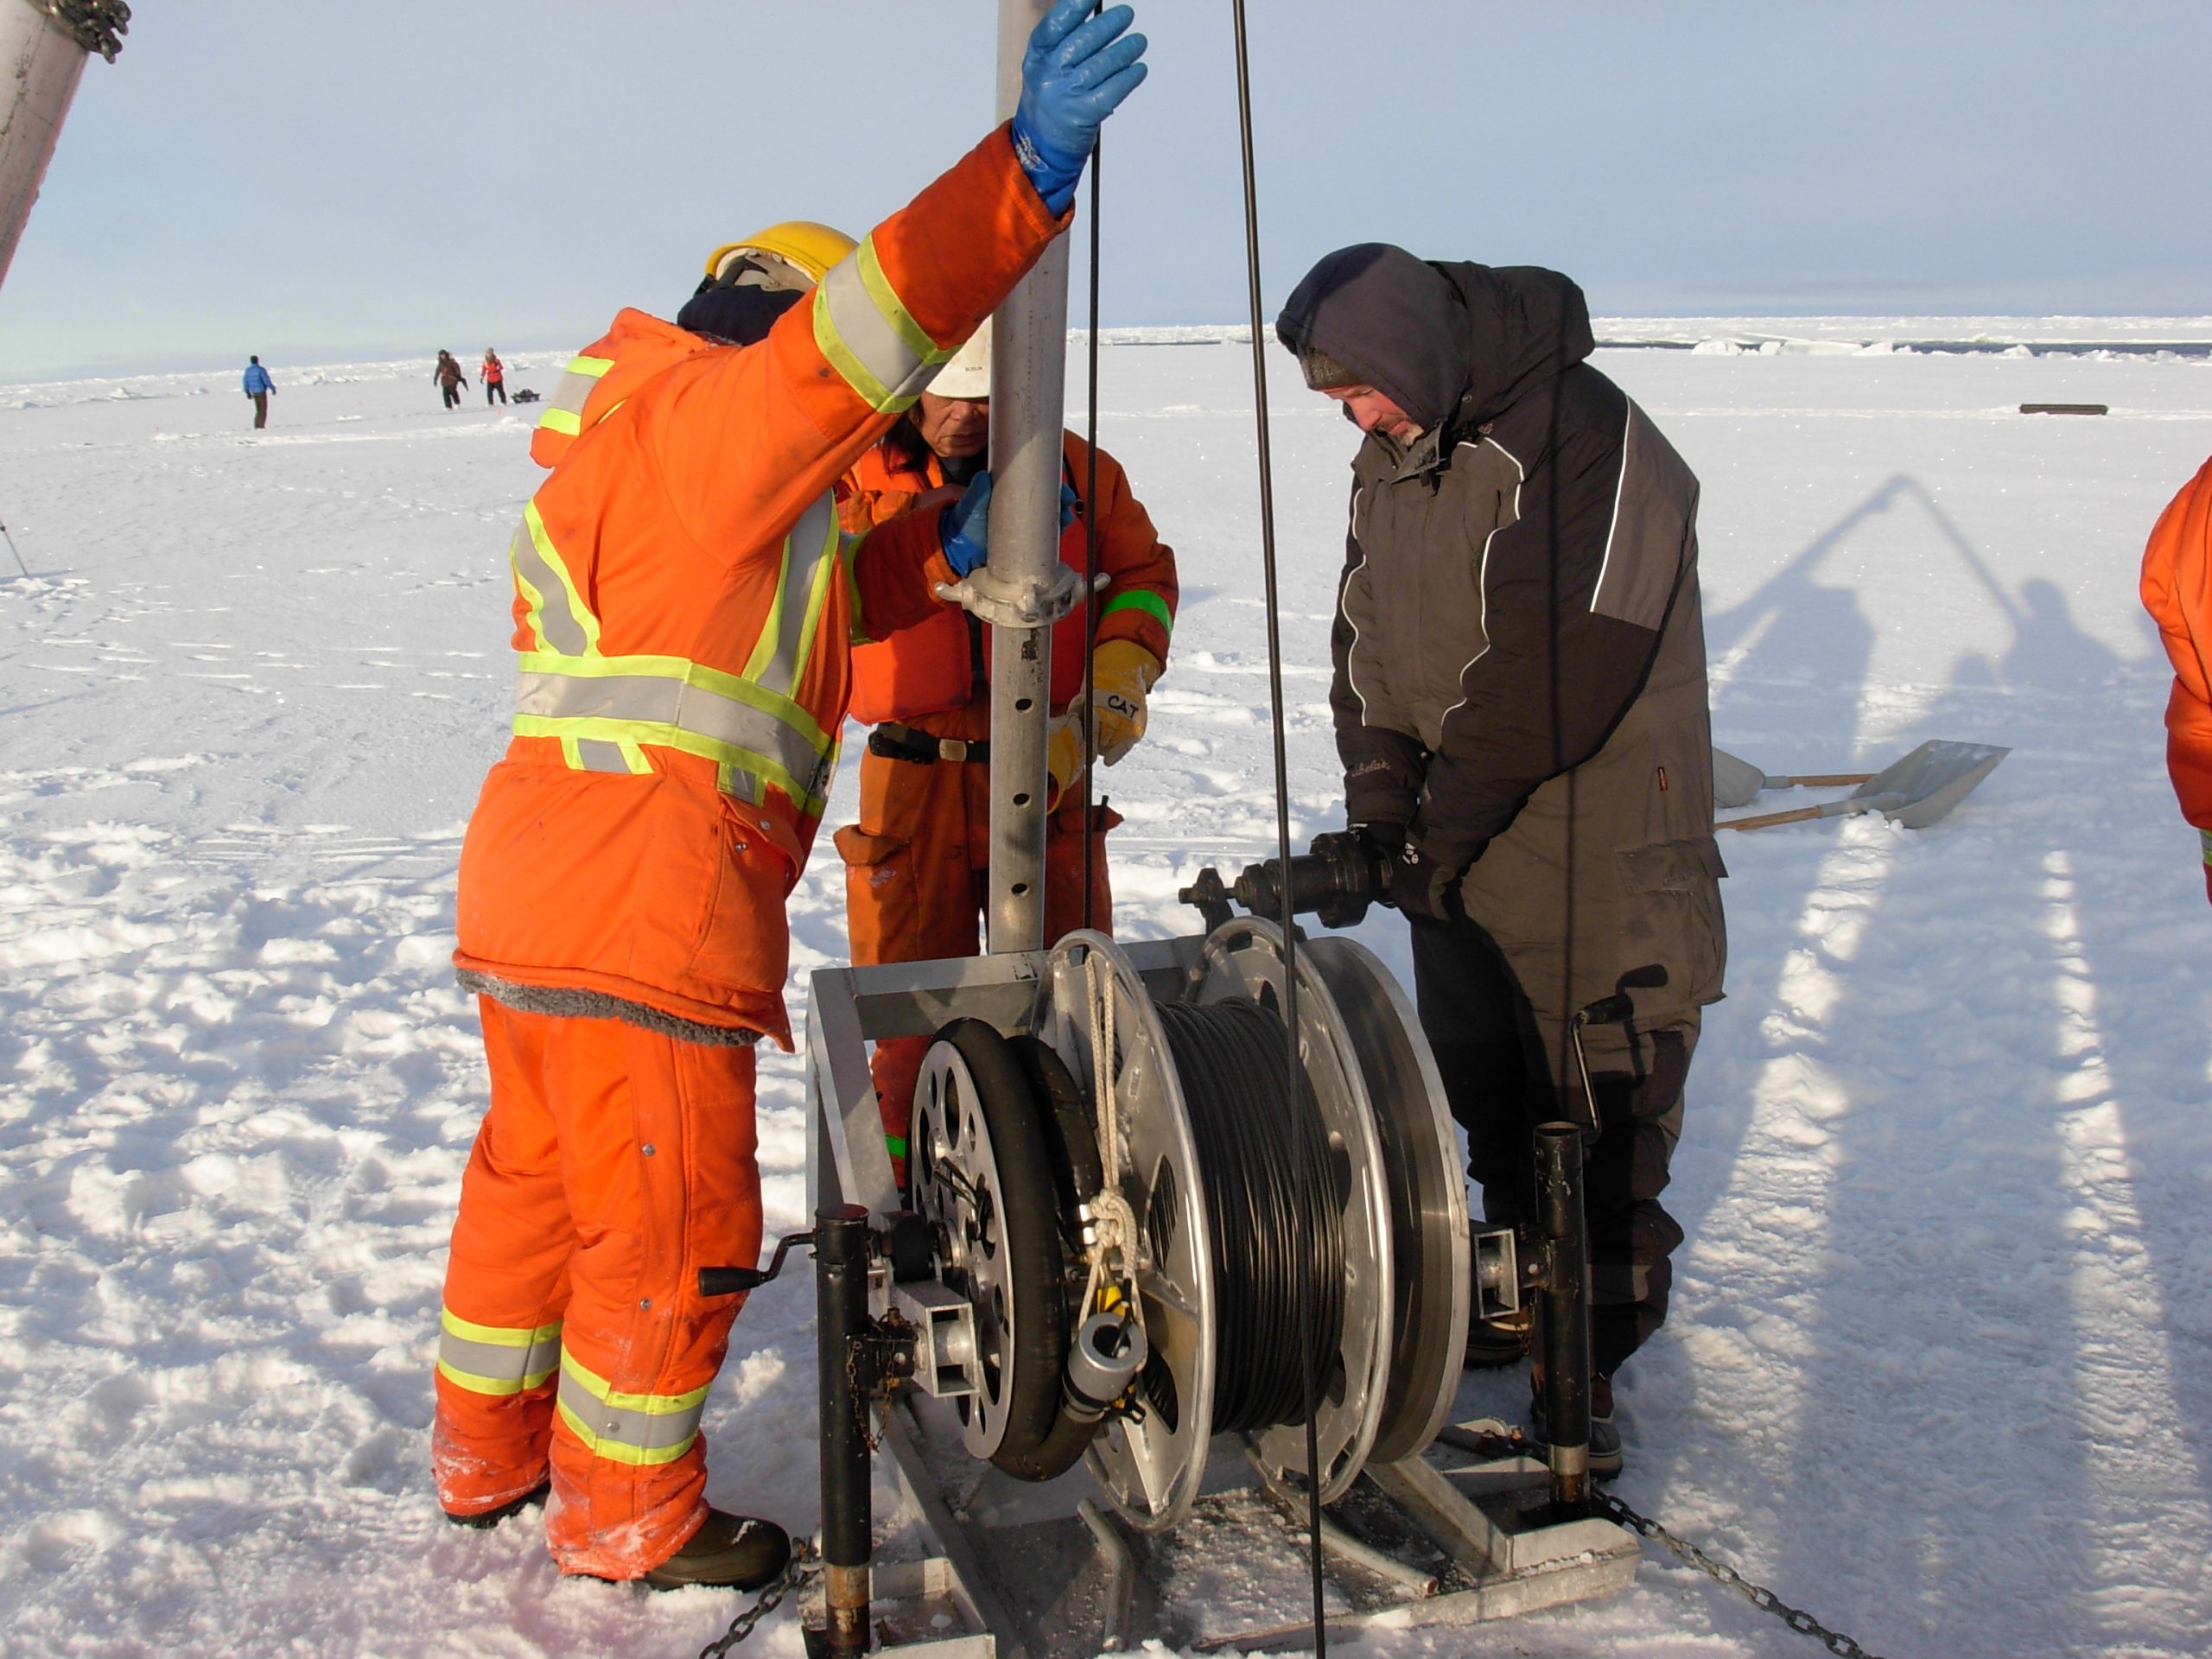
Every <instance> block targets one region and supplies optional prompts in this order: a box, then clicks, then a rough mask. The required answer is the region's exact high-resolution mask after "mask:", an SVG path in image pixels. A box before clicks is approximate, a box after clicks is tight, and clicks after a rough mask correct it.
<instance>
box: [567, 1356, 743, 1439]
mask: <svg viewBox="0 0 2212 1659" xmlns="http://www.w3.org/2000/svg"><path fill="white" fill-rule="evenodd" d="M559 1398H560V1402H561V1404H562V1406H563V1408H566V1409H567V1411H568V1412H569V1414H570V1415H571V1416H573V1417H574V1418H575V1420H576V1421H577V1422H579V1423H582V1425H583V1426H584V1427H585V1428H586V1429H588V1431H589V1432H590V1433H591V1434H592V1435H593V1436H594V1437H595V1438H596V1439H598V1440H612V1441H613V1442H615V1444H616V1445H618V1446H625V1447H627V1448H629V1449H630V1450H632V1451H633V1452H643V1453H645V1458H644V1459H643V1461H645V1462H649V1463H661V1462H666V1461H670V1460H672V1459H674V1458H675V1457H677V1456H678V1455H680V1454H681V1453H682V1452H683V1450H684V1448H685V1447H687V1446H690V1444H691V1442H692V1440H694V1439H695V1438H696V1437H697V1435H698V1433H699V1419H700V1417H701V1416H702V1414H704V1413H705V1411H706V1402H705V1401H704V1400H702V1401H701V1402H699V1403H698V1404H697V1405H695V1406H687V1407H684V1408H680V1409H678V1410H676V1411H639V1410H637V1409H636V1408H632V1407H628V1406H613V1405H609V1404H608V1403H607V1402H606V1401H604V1400H602V1399H601V1398H600V1397H599V1396H598V1395H595V1394H594V1393H593V1392H592V1391H591V1390H590V1389H588V1388H587V1387H585V1386H584V1384H583V1383H582V1382H581V1381H580V1380H579V1379H578V1378H577V1376H576V1375H575V1373H574V1372H573V1371H570V1370H568V1369H567V1368H566V1367H563V1370H562V1372H561V1391H560V1395H559ZM594 1450H596V1451H599V1452H601V1455H602V1456H605V1455H607V1452H606V1450H605V1448H603V1447H594ZM655 1453H660V1454H662V1455H660V1456H656V1455H654V1454H655ZM615 1455H617V1456H618V1457H620V1454H619V1453H617V1454H615ZM620 1460H621V1461H623V1462H632V1461H637V1460H638V1459H628V1458H622V1459H620Z"/></svg>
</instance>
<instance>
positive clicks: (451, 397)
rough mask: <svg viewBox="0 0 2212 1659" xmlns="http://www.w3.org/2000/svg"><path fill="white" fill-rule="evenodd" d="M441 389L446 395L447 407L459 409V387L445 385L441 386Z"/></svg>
mask: <svg viewBox="0 0 2212 1659" xmlns="http://www.w3.org/2000/svg"><path fill="white" fill-rule="evenodd" d="M442 390H443V391H444V392H445V395H446V407H447V408H448V409H459V408H460V407H461V388H460V387H459V386H446V387H444V388H442Z"/></svg>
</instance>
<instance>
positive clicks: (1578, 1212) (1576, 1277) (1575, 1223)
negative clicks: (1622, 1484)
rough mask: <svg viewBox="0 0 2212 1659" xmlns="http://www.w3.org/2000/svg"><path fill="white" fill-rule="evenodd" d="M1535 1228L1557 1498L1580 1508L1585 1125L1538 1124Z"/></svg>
mask: <svg viewBox="0 0 2212 1659" xmlns="http://www.w3.org/2000/svg"><path fill="white" fill-rule="evenodd" d="M1536 1224H1537V1226H1538V1227H1539V1228H1540V1229H1541V1230H1542V1233H1543V1236H1544V1243H1545V1245H1546V1247H1547V1251H1548V1261H1547V1262H1546V1264H1545V1268H1546V1271H1545V1274H1544V1283H1543V1289H1542V1291H1541V1293H1540V1297H1539V1301H1538V1312H1539V1314H1540V1316H1541V1317H1540V1319H1539V1324H1540V1325H1541V1328H1542V1331H1543V1339H1544V1340H1543V1367H1544V1376H1543V1394H1544V1439H1545V1441H1546V1442H1547V1444H1548V1446H1550V1448H1551V1457H1550V1463H1551V1477H1552V1501H1553V1502H1554V1503H1557V1504H1559V1505H1560V1506H1561V1507H1562V1508H1567V1509H1580V1508H1581V1507H1583V1506H1584V1505H1586V1503H1588V1501H1589V1497H1590V1236H1589V1232H1588V1230H1587V1228H1586V1224H1585V1222H1584V1219H1583V1204H1582V1126H1581V1125H1580V1124H1579V1123H1539V1124H1538V1125H1537V1126H1536Z"/></svg>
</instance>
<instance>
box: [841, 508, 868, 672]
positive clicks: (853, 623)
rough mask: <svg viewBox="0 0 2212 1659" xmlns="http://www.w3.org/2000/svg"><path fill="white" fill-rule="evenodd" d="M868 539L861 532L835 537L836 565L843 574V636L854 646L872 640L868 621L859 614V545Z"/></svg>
mask: <svg viewBox="0 0 2212 1659" xmlns="http://www.w3.org/2000/svg"><path fill="white" fill-rule="evenodd" d="M867 539H868V532H867V531H861V533H860V534H859V535H857V536H847V535H844V534H843V533H842V532H840V534H839V535H838V537H837V563H838V565H839V566H840V567H841V568H842V569H843V571H844V573H845V615H846V617H847V618H848V619H849V620H848V621H847V622H846V625H845V636H846V638H847V639H849V640H850V641H851V642H852V643H853V644H854V645H873V644H874V636H873V635H871V634H870V633H869V632H868V619H867V618H866V617H864V616H862V615H861V576H860V556H861V543H862V542H864V541H866V540H867Z"/></svg>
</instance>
